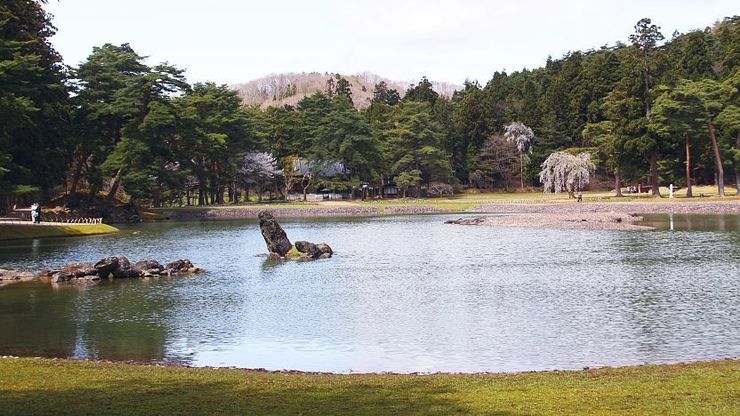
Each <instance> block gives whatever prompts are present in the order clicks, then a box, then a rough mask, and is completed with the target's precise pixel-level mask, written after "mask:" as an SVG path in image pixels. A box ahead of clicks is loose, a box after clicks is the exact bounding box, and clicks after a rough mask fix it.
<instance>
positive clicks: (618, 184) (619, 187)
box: [614, 168, 624, 197]
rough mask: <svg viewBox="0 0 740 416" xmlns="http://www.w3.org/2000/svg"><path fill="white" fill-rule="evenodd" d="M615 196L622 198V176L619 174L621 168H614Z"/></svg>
mask: <svg viewBox="0 0 740 416" xmlns="http://www.w3.org/2000/svg"><path fill="white" fill-rule="evenodd" d="M614 191H615V194H614V196H617V197H622V196H624V195H622V174H621V173H620V172H619V168H614Z"/></svg>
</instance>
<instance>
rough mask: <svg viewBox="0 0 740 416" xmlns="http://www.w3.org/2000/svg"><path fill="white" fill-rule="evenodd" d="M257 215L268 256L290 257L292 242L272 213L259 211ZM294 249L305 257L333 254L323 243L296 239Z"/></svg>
mask: <svg viewBox="0 0 740 416" xmlns="http://www.w3.org/2000/svg"><path fill="white" fill-rule="evenodd" d="M257 217H258V218H259V220H260V231H262V237H263V238H264V239H265V244H267V250H269V252H270V257H273V258H286V257H290V251H291V249H292V248H293V244H291V243H290V240H289V239H288V235H287V234H286V233H285V230H283V227H281V226H280V224H278V222H277V221H276V220H275V217H273V216H272V213H270V212H269V211H260V212H259V214H257ZM295 249H296V250H297V251H298V252H300V253H301V255H300V257H301V258H307V259H326V258H329V257H331V256H332V255H333V254H334V251H333V250H332V249H331V247H329V245H328V244H325V243H318V244H314V243H310V242H308V241H296V243H295Z"/></svg>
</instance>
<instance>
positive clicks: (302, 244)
mask: <svg viewBox="0 0 740 416" xmlns="http://www.w3.org/2000/svg"><path fill="white" fill-rule="evenodd" d="M295 248H296V250H298V251H300V252H301V253H304V254H306V255H307V256H308V257H311V258H312V259H319V258H322V259H326V258H329V257H331V256H332V254H334V252H333V251H332V249H331V247H329V245H328V244H325V243H319V244H314V243H309V242H308V241H296V242H295Z"/></svg>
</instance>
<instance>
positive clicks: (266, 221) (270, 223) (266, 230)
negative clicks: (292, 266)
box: [257, 211, 293, 257]
mask: <svg viewBox="0 0 740 416" xmlns="http://www.w3.org/2000/svg"><path fill="white" fill-rule="evenodd" d="M257 217H258V218H259V219H260V230H261V231H262V237H263V238H264V239H265V243H266V244H267V249H268V250H269V251H270V254H276V255H278V256H280V257H285V255H286V254H288V252H289V251H290V249H291V247H293V245H292V244H291V243H290V240H288V235H287V234H285V230H283V227H281V226H280V224H278V222H277V221H275V218H274V217H273V216H272V213H270V211H260V213H259V214H257Z"/></svg>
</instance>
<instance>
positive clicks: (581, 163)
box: [540, 152, 595, 194]
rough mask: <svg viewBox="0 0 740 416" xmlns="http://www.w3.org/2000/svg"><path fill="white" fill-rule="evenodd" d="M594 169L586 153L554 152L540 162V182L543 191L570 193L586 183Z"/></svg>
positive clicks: (582, 187) (581, 187)
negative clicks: (574, 154)
mask: <svg viewBox="0 0 740 416" xmlns="http://www.w3.org/2000/svg"><path fill="white" fill-rule="evenodd" d="M594 169H595V166H594V164H593V163H592V162H591V156H590V155H589V154H588V153H580V154H578V155H577V156H573V155H571V154H568V153H565V152H555V153H553V154H551V155H550V156H548V157H547V159H545V161H544V162H543V163H542V171H541V172H540V182H541V183H542V185H543V186H544V191H545V192H562V191H566V192H568V193H569V194H572V193H573V192H577V191H580V190H582V189H584V188H585V187H586V185H588V183H589V182H590V180H591V172H593V171H594Z"/></svg>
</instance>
